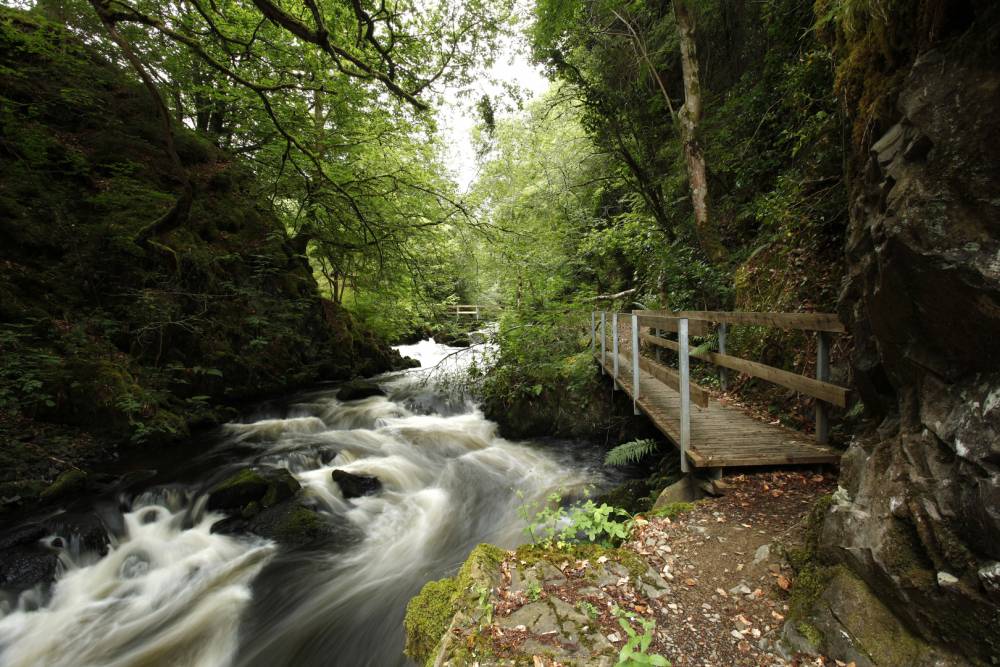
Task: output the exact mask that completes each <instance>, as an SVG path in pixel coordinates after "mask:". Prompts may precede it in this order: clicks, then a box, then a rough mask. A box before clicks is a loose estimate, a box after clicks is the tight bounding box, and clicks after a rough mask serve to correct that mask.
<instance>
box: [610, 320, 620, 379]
mask: <svg viewBox="0 0 1000 667" xmlns="http://www.w3.org/2000/svg"><path fill="white" fill-rule="evenodd" d="M611 354H612V355H613V356H614V359H613V361H614V375H613V376H612V379H611V391H615V390H616V389H618V313H611Z"/></svg>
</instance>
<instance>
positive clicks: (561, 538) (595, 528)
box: [518, 493, 632, 548]
mask: <svg viewBox="0 0 1000 667" xmlns="http://www.w3.org/2000/svg"><path fill="white" fill-rule="evenodd" d="M519 497H521V496H519ZM546 501H547V504H546V506H545V507H543V508H542V509H541V510H539V509H538V507H537V505H534V504H531V505H528V504H526V503H524V502H523V501H522V504H521V507H520V508H519V510H518V513H519V514H520V516H521V518H523V519H524V520H525V521H526V522H527V523H528V525H527V527H526V528H525V532H526V533H527V534H528V536H529V537H530V538H531V541H532V542H533V543H535V544H544V545H546V546H548V547H553V546H554V547H557V548H562V547H563V546H565V545H567V544H570V543H572V542H581V541H586V542H595V543H598V544H601V545H603V546H608V547H610V546H614V545H616V544H621V543H622V542H624V541H625V540H626V539H628V536H629V533H630V532H631V530H632V515H630V514H629V513H628V512H626V511H625V510H623V509H620V508H618V507H612V506H611V505H608V504H606V503H602V504H601V505H597V504H596V503H594V501H593V500H589V499H588V500H586V501H585V502H582V503H576V504H573V505H569V506H566V507H564V506H563V505H562V504H561V503H562V496H561V495H560V494H558V493H553V494H551V495H549V497H548V498H547V499H546Z"/></svg>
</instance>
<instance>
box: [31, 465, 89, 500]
mask: <svg viewBox="0 0 1000 667" xmlns="http://www.w3.org/2000/svg"><path fill="white" fill-rule="evenodd" d="M86 486H87V473H85V472H84V471H82V470H80V469H79V468H72V469H70V470H67V471H65V472H64V473H62V474H61V475H59V476H58V477H56V480H55V481H54V482H52V484H50V485H49V486H48V488H46V489H45V490H44V491H42V493H41V498H42V500H46V501H49V500H57V499H59V498H64V497H66V496H70V495H73V494H75V493H79V492H80V491H82V490H83V489H84V488H85V487H86Z"/></svg>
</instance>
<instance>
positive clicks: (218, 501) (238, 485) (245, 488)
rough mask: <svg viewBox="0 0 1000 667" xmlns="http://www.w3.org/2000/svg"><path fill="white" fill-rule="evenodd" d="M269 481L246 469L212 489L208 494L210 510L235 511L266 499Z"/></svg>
mask: <svg viewBox="0 0 1000 667" xmlns="http://www.w3.org/2000/svg"><path fill="white" fill-rule="evenodd" d="M268 486H269V485H268V483H267V480H266V479H264V477H263V476H262V475H261V474H260V473H259V472H257V471H255V470H253V469H251V468H245V469H243V470H240V471H239V472H237V473H235V474H234V475H231V476H230V477H228V478H226V479H225V480H223V481H222V482H220V483H219V484H217V485H215V486H214V487H212V489H211V490H210V491H209V492H208V509H210V510H234V509H239V508H242V507H244V506H245V505H248V504H250V503H252V502H254V501H256V500H260V499H261V498H263V497H264V494H265V493H267V490H268Z"/></svg>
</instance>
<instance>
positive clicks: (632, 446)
mask: <svg viewBox="0 0 1000 667" xmlns="http://www.w3.org/2000/svg"><path fill="white" fill-rule="evenodd" d="M658 447H659V445H657V444H656V441H655V440H649V439H642V440H632V441H630V442H625V443H622V444H620V445H618V446H617V447H615V448H614V449H612V450H610V451H609V452H608V453H607V454H605V455H604V465H608V466H623V465H628V464H629V463H637V462H638V461H639V460H641V459H643V458H644V457H646V456H648V455H650V454H652V453H653V452H655V451H656V450H657V449H658Z"/></svg>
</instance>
